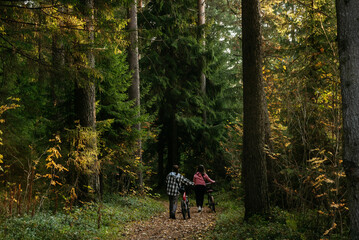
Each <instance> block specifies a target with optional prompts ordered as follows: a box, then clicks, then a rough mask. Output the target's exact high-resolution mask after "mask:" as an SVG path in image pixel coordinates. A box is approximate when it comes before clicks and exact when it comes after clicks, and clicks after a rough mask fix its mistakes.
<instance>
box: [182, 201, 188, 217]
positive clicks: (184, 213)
mask: <svg viewBox="0 0 359 240" xmlns="http://www.w3.org/2000/svg"><path fill="white" fill-rule="evenodd" d="M181 211H182V216H183V219H186V214H187V207H186V203H185V201H183V200H181Z"/></svg>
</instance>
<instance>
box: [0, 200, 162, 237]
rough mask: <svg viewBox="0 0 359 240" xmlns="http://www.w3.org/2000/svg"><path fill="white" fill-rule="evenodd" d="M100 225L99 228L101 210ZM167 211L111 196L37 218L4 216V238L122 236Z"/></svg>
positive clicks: (153, 203)
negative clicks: (127, 228) (130, 225)
mask: <svg viewBox="0 0 359 240" xmlns="http://www.w3.org/2000/svg"><path fill="white" fill-rule="evenodd" d="M99 207H100V212H101V222H100V225H101V227H100V228H98V209H99ZM163 210H164V207H163V205H162V204H161V203H159V202H156V201H155V200H153V199H151V198H148V197H145V198H138V197H134V196H126V197H125V196H120V195H108V196H106V197H105V198H104V202H103V203H102V205H101V206H100V205H98V204H88V205H85V206H84V207H82V208H75V209H74V210H73V211H71V212H70V213H68V214H65V213H57V214H52V213H50V212H41V213H38V214H36V215H35V216H34V217H31V216H29V215H25V216H22V217H12V218H7V219H6V218H3V217H2V218H1V222H0V225H1V228H0V237H1V239H4V240H5V239H28V240H30V239H94V238H98V239H119V238H121V232H122V231H123V229H124V226H125V225H126V224H127V223H128V222H130V221H134V220H145V219H148V218H149V217H151V216H152V215H154V214H156V213H159V212H161V211H163Z"/></svg>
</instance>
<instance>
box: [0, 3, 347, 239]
mask: <svg viewBox="0 0 359 240" xmlns="http://www.w3.org/2000/svg"><path fill="white" fill-rule="evenodd" d="M199 2H201V1H199ZM204 2H205V5H203V6H205V8H202V10H201V8H200V6H201V4H199V3H198V1H191V0H181V1H170V0H142V1H139V0H136V1H131V0H111V1H105V0H81V1H74V0H56V1H53V0H52V1H48V0H42V1H38V0H30V1H4V0H1V1H0V91H1V93H0V96H1V97H0V118H1V120H0V134H1V138H0V144H1V146H0V182H1V186H0V200H1V202H3V203H4V204H2V205H1V204H0V208H1V212H2V213H4V214H5V215H7V216H10V215H11V216H12V215H15V214H17V215H22V214H24V213H27V214H29V213H30V212H32V211H33V212H34V214H35V212H37V211H39V212H40V211H42V210H44V209H52V210H54V211H57V210H60V209H72V207H73V206H76V205H83V203H84V202H91V201H99V202H100V201H101V199H102V198H103V197H104V196H106V195H108V194H113V193H121V194H124V195H129V194H140V195H151V196H152V195H155V194H157V193H163V192H164V186H165V177H166V175H167V174H168V173H169V172H170V170H171V168H172V165H174V164H178V165H179V166H180V170H181V173H182V174H183V175H184V176H186V177H187V178H189V179H190V180H191V179H192V177H193V174H194V173H195V170H196V167H197V166H198V165H199V164H203V165H204V166H205V168H206V169H207V172H208V174H209V175H211V177H213V179H216V180H217V182H218V183H219V184H218V185H219V186H220V188H221V189H222V188H223V190H222V191H224V192H232V193H233V194H234V196H233V199H236V200H235V201H241V200H238V199H242V198H244V199H247V201H248V199H249V197H248V196H249V195H250V194H251V192H250V191H251V190H252V189H261V187H262V186H259V185H258V184H257V183H255V181H256V179H258V178H263V179H262V180H260V181H261V182H263V184H264V185H265V187H264V188H263V189H266V190H265V191H266V194H265V195H263V197H264V198H266V199H265V201H268V202H266V203H264V205H266V207H265V208H268V211H269V212H271V209H272V208H274V207H279V208H281V209H286V210H288V211H289V210H290V211H301V209H306V215H305V217H307V219H310V222H312V223H313V222H318V226H317V228H316V227H315V226H314V224H313V225H311V226H310V227H312V228H313V229H310V231H311V232H317V233H318V235H315V237H318V236H319V237H321V236H333V237H334V236H343V235H345V234H346V233H347V232H348V229H347V228H348V227H347V223H348V202H347V196H346V195H345V194H346V192H347V190H348V188H347V186H346V185H345V184H344V183H345V176H346V174H345V171H344V167H343V147H342V142H343V130H342V128H343V127H342V126H343V123H342V121H343V120H342V96H341V86H340V71H339V55H338V43H337V18H336V6H335V1H334V0H320V1H319V0H303V1H295V0H293V1H292V0H262V1H257V0H251V1H248V3H249V4H250V5H251V4H252V6H254V7H253V8H251V7H250V6H247V7H246V5H243V3H242V5H241V1H239V0H206V1H204ZM256 6H258V9H259V11H258V12H256V11H255V7H256ZM201 11H202V12H201ZM252 11H253V14H252ZM250 17H257V19H256V20H258V24H259V25H257V26H254V28H251V26H249V25H246V24H250V23H251V20H250ZM253 19H255V18H253ZM247 27H248V28H247ZM256 27H257V28H256ZM253 29H254V30H256V29H257V30H258V34H259V35H256V36H252V37H253V38H250V37H251V36H250V35H251V34H252V33H253V34H255V33H256V32H255V31H254V30H253ZM250 39H252V40H250ZM253 39H256V40H253ZM246 41H247V42H246ZM254 46H256V49H257V50H258V52H257V53H259V55H258V56H259V57H260V58H257V59H252V58H251V57H253V56H254V55H253V54H252V53H255V51H257V50H255V49H253V52H251V51H252V47H253V48H254ZM258 59H259V60H258ZM252 60H253V62H251V61H252ZM259 62H260V65H257V63H259ZM254 64H256V65H254ZM251 66H253V68H252V70H250V68H251ZM253 72H256V75H251V74H253ZM254 79H256V80H254ZM257 80H258V82H257ZM254 81H256V82H257V83H258V84H254ZM251 84H252V85H251ZM257 88H258V89H257ZM253 89H256V90H257V91H256V92H254V90H253ZM252 114H253V115H252ZM256 123H258V125H254V124H256ZM251 124H252V125H251ZM248 126H249V128H248ZM251 126H252V127H251ZM257 130H258V131H257ZM256 141H257V142H258V144H257V145H256V147H258V149H259V150H257V148H255V147H254V145H253V144H255V142H256ZM256 154H257V155H258V156H257V157H258V158H260V159H261V160H260V161H261V164H262V165H263V167H264V168H263V169H262V170H261V172H255V171H254V170H253V172H252V169H254V167H253V165H248V164H254V162H255V161H254V160H253V161H252V160H251V159H257V157H255V156H254V155H256ZM243 169H244V170H243ZM263 173H264V174H263ZM251 176H253V178H252V180H253V181H254V182H252V183H253V185H250V181H251V178H250V177H251ZM248 177H249V178H248ZM248 184H249V185H248ZM245 201H246V200H245ZM15 202H16V203H17V205H18V206H20V207H17V209H15V207H14V205H15ZM245 206H246V209H247V210H246V211H247V212H246V214H249V215H251V213H248V211H249V210H248V209H249V205H247V203H246V204H245ZM262 210H263V209H262ZM262 210H258V211H259V212H256V211H257V210H256V209H255V208H253V209H252V210H251V211H253V214H256V213H262ZM268 211H267V210H265V211H263V212H264V213H266V214H268ZM249 215H246V216H247V217H250V216H249ZM314 228H315V229H314ZM303 236H304V235H303ZM307 237H308V236H307ZM311 237H313V238H312V239H315V238H314V235H311V236H309V237H308V238H303V239H311ZM319 237H318V239H319ZM333 239H334V238H333ZM338 239H339V238H338Z"/></svg>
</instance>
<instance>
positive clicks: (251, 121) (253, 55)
mask: <svg viewBox="0 0 359 240" xmlns="http://www.w3.org/2000/svg"><path fill="white" fill-rule="evenodd" d="M242 11H243V15H242V16H243V17H242V31H243V42H242V51H243V104H244V108H243V110H244V113H243V114H244V118H243V164H242V177H243V183H244V189H245V199H244V203H245V219H248V218H249V217H251V216H252V215H254V214H260V215H264V214H266V213H268V211H269V201H268V182H267V168H266V154H265V151H264V147H265V111H264V108H265V103H264V100H265V98H264V90H263V87H264V86H263V77H262V56H261V54H262V49H261V27H260V13H259V0H242Z"/></svg>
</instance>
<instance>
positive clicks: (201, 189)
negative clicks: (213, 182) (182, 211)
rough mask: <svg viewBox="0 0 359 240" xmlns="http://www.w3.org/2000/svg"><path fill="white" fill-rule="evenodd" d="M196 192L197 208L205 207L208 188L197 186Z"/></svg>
mask: <svg viewBox="0 0 359 240" xmlns="http://www.w3.org/2000/svg"><path fill="white" fill-rule="evenodd" d="M194 192H195V194H196V204H197V207H203V200H204V194H205V193H206V186H204V185H196V186H194Z"/></svg>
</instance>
